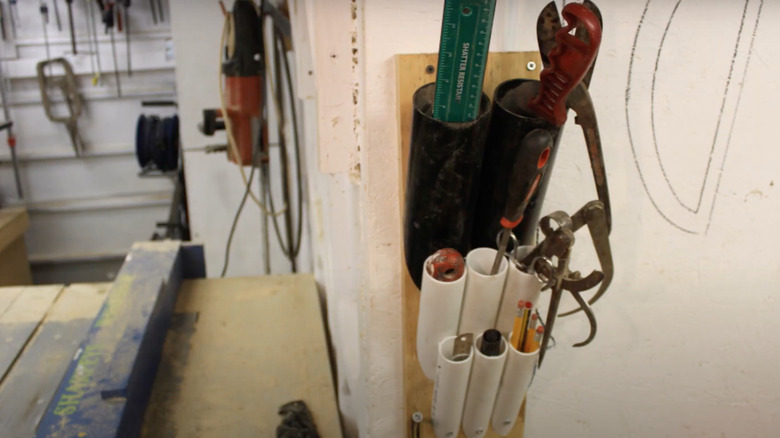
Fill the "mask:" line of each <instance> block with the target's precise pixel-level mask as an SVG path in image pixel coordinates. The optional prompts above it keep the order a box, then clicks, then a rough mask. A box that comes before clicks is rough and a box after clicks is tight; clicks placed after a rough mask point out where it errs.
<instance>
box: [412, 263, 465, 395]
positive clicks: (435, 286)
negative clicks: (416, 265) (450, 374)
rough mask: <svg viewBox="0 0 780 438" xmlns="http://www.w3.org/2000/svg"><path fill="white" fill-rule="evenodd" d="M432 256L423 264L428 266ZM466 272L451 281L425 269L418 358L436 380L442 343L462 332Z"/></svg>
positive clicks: (418, 336) (421, 291) (419, 318)
mask: <svg viewBox="0 0 780 438" xmlns="http://www.w3.org/2000/svg"><path fill="white" fill-rule="evenodd" d="M432 257H434V256H431V257H428V259H427V260H426V261H425V264H423V266H428V263H429V262H430V261H431V258H432ZM466 275H467V274H466V273H464V274H463V275H462V276H461V277H460V278H459V279H457V280H455V281H451V282H444V281H439V280H436V279H435V278H433V277H432V276H431V274H429V273H428V270H427V269H423V278H422V287H421V288H420V313H419V315H418V317H417V360H418V361H419V362H420V368H422V371H423V374H425V377H427V378H429V379H431V380H433V377H434V374H435V373H436V360H437V358H438V355H439V343H440V342H441V341H442V339H444V338H446V337H448V336H455V335H456V334H458V317H459V316H460V308H461V304H462V303H463V289H464V288H465V286H466Z"/></svg>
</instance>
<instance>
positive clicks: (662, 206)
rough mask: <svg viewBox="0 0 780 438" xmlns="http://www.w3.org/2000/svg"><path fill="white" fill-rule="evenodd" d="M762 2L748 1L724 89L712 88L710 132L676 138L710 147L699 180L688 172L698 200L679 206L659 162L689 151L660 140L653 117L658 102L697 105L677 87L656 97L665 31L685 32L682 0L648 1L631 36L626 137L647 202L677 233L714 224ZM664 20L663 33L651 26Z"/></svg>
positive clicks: (678, 65)
mask: <svg viewBox="0 0 780 438" xmlns="http://www.w3.org/2000/svg"><path fill="white" fill-rule="evenodd" d="M763 3H764V2H763V0H758V1H756V0H745V3H744V6H743V8H742V14H741V21H740V24H739V30H738V32H737V34H736V41H735V43H734V46H733V47H734V50H733V53H732V56H731V62H730V65H729V69H728V76H727V77H726V79H725V85H723V82H722V79H720V80H719V81H718V82H719V83H720V84H721V85H717V84H716V83H714V82H712V81H711V82H712V83H711V85H712V87H711V89H712V90H713V91H716V90H717V89H723V95H722V100H721V102H720V110H719V112H718V114H717V118H716V119H715V120H714V122H715V123H714V126H712V127H707V126H696V125H695V124H692V125H694V126H687V127H686V128H685V129H687V130H688V131H689V132H685V133H682V134H681V135H678V136H676V137H675V138H697V139H698V138H703V139H705V141H708V142H709V141H711V143H710V144H709V147H708V158H707V161H706V167H705V168H704V172H703V174H701V175H696V174H695V173H696V170H695V169H690V170H689V173H694V174H692V175H690V178H691V181H692V184H695V185H696V186H695V187H696V188H697V192H698V199H696V200H695V201H693V202H691V200H688V201H687V202H686V201H684V200H683V198H682V197H681V195H680V194H679V190H678V189H679V188H680V186H679V185H677V184H673V181H672V179H671V178H670V176H669V172H668V169H667V167H666V166H664V160H663V159H662V151H666V152H667V154H668V153H669V152H670V151H674V150H675V149H676V148H685V147H686V145H685V144H680V143H682V142H673V143H670V142H663V141H662V140H660V139H659V132H661V131H663V130H664V128H666V130H669V129H671V128H669V127H668V126H663V125H661V124H659V123H658V120H657V117H656V116H657V115H658V114H664V113H663V105H661V104H660V103H659V102H660V101H663V102H669V101H675V100H677V101H678V102H680V101H683V102H684V101H685V100H688V101H693V100H694V99H697V95H695V93H696V91H693V93H691V92H690V91H689V94H688V95H686V87H683V86H678V87H674V88H671V87H669V86H666V87H665V88H663V91H661V89H660V87H659V83H658V81H657V79H658V77H659V64H660V62H661V60H662V59H663V58H662V54H664V53H665V52H666V53H668V52H670V49H673V47H671V48H670V46H669V44H670V43H669V42H668V41H667V37H668V36H670V35H671V33H670V29H672V33H673V32H674V31H673V29H679V28H678V26H681V25H683V24H680V21H682V20H681V19H680V18H679V15H680V14H678V11H679V10H680V5H681V4H682V0H677V1H676V2H669V1H667V2H664V1H658V0H647V2H646V3H645V7H644V11H643V12H642V17H641V18H640V20H639V24H638V25H637V29H636V34H635V36H634V43H633V46H632V48H631V60H630V62H629V68H628V79H627V84H626V95H625V102H626V103H625V109H626V124H627V128H628V138H629V144H630V146H631V152H632V154H633V158H634V163H635V165H636V166H637V170H638V173H639V177H640V180H641V182H642V186H643V188H644V190H645V192H646V193H647V195H648V197H649V199H650V202H651V203H652V205H653V207H654V208H655V210H656V211H657V212H658V213H659V214H660V215H661V217H663V218H664V219H665V220H666V221H667V222H669V223H670V224H671V225H673V226H674V227H675V228H677V229H678V230H680V231H683V232H686V233H691V234H706V233H707V231H708V230H709V227H710V224H711V222H712V215H713V212H714V210H715V201H716V199H717V194H718V190H719V189H720V182H721V176H722V174H723V170H724V167H725V163H726V158H727V155H728V150H729V147H730V145H731V143H732V135H731V134H732V131H733V129H734V123H735V121H736V118H737V113H738V109H739V104H740V100H741V96H742V89H743V86H744V81H745V78H746V76H747V71H748V66H749V64H750V58H751V55H752V52H753V43H754V41H755V38H756V31H757V29H758V23H759V20H760V17H761V10H762V8H763ZM695 6H696V7H700V6H699V5H695ZM676 16H677V22H675V17H676ZM667 17H668V18H667ZM683 18H685V17H683ZM664 20H666V25H665V27H661V26H657V25H655V23H663V21H664ZM673 23H674V24H673ZM683 23H685V21H683ZM712 26H713V27H715V26H716V24H714V23H713V25H712ZM707 31H712V29H707ZM665 44H666V45H665ZM686 44H695V41H690V42H687V41H686ZM653 51H655V56H653V53H652V52H653ZM671 53H672V54H674V53H676V52H674V51H672V52H671ZM667 56H668V55H667ZM701 56H704V59H706V57H707V56H709V54H706V53H705V54H702V55H701ZM711 56H715V55H714V54H713V55H711ZM674 61H675V63H674V68H675V69H685V68H686V67H687V68H693V67H700V66H698V65H696V63H686V62H685V61H686V60H684V59H680V60H674ZM666 62H669V61H668V60H667V61H666ZM720 87H723V88H720ZM709 139H711V140H709ZM667 164H668V163H667Z"/></svg>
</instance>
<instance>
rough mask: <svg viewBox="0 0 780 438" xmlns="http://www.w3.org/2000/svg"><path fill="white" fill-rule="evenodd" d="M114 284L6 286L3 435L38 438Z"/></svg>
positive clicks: (0, 356) (0, 382)
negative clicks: (52, 402) (41, 422)
mask: <svg viewBox="0 0 780 438" xmlns="http://www.w3.org/2000/svg"><path fill="white" fill-rule="evenodd" d="M109 286H110V283H99V284H76V285H71V286H67V287H65V286H61V285H55V286H25V287H10V288H0V333H2V337H1V338H0V350H2V352H1V353H0V361H2V363H3V364H7V366H5V367H4V369H5V370H6V371H7V372H5V373H4V374H3V376H2V377H1V378H0V436H2V437H23V436H34V434H35V427H36V425H37V422H38V420H39V419H40V418H41V416H42V415H43V411H44V410H45V409H46V407H47V406H48V404H49V400H51V398H52V396H53V394H54V392H55V391H56V390H57V386H58V385H59V383H60V380H62V376H63V374H64V373H65V370H66V369H67V367H68V364H69V363H70V360H71V358H72V357H73V354H74V353H75V352H76V350H77V349H78V347H79V344H80V343H81V341H82V340H83V339H84V336H86V334H87V332H88V331H89V327H90V326H91V325H92V322H93V321H94V319H95V315H97V313H98V310H99V309H100V306H101V305H102V304H103V301H104V300H105V298H106V291H107V290H108V288H109ZM6 304H7V305H6ZM0 365H1V364H0Z"/></svg>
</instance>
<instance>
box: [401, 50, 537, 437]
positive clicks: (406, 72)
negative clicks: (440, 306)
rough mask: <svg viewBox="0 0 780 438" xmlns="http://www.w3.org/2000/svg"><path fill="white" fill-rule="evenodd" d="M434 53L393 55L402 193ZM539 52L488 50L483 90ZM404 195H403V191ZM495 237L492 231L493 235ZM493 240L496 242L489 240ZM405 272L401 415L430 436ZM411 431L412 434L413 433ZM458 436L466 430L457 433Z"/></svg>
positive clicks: (428, 391)
mask: <svg viewBox="0 0 780 438" xmlns="http://www.w3.org/2000/svg"><path fill="white" fill-rule="evenodd" d="M437 58H438V55H437V54H435V53H433V54H415V55H398V56H396V72H397V73H396V74H397V79H398V81H397V84H398V89H397V96H398V121H399V129H400V135H399V139H400V141H401V145H400V148H399V150H400V155H399V164H400V168H401V169H402V174H401V178H400V182H401V184H404V186H403V187H402V190H401V193H402V195H403V193H405V191H406V186H405V184H406V182H407V173H408V172H407V164H408V162H409V150H410V140H411V132H412V129H411V127H412V119H413V103H412V97H413V96H414V93H415V92H416V91H417V90H418V89H419V88H420V87H422V86H423V85H425V84H428V83H431V82H433V81H434V80H435V78H436V70H435V66H436V64H437ZM541 65H542V63H541V58H540V56H539V53H538V52H494V53H490V54H489V56H488V59H487V68H486V72H485V80H484V84H483V91H484V92H485V93H486V94H487V95H488V96H492V95H493V92H494V91H495V89H496V86H498V84H500V83H502V82H504V81H507V80H509V79H513V78H529V79H537V78H538V77H539V71H540V69H541ZM402 199H404V198H403V197H402ZM493 238H494V239H495V234H494V236H493ZM492 244H493V245H495V243H494V242H492ZM437 249H439V248H433V249H431V250H430V251H429V252H428V253H427V254H425V255H424V256H425V257H427V256H429V255H430V254H432V253H433V252H434V251H435V250H437ZM424 260H425V258H423V259H422V260H421V261H420V264H421V266H420V268H419V269H420V271H419V273H420V274H422V262H423V261H424ZM402 271H403V272H405V274H404V276H405V280H404V283H403V294H402V303H403V327H404V332H403V353H404V358H403V361H404V362H403V363H404V394H405V407H404V410H405V418H406V419H407V420H408V421H409V424H410V427H409V428H407V433H408V436H409V437H411V436H416V437H420V438H431V437H434V436H435V435H434V430H433V425H432V423H431V416H430V412H431V411H430V409H431V400H432V398H433V382H432V381H430V380H429V379H428V378H427V377H426V376H425V374H424V373H423V371H422V368H421V367H420V364H419V362H418V358H417V345H416V344H417V329H418V328H417V321H418V317H419V310H420V291H419V289H418V287H417V285H416V284H415V282H414V281H412V278H411V277H410V276H409V275H408V274H407V273H406V272H407V268H406V266H403V267H402ZM414 413H418V416H417V418H420V417H421V418H422V420H421V421H420V422H419V423H416V424H417V427H414V428H413V427H411V426H412V415H413V414H414ZM523 422H524V420H523V410H522V409H521V412H520V414H518V417H517V421H516V423H515V425H514V427H513V428H512V431H511V432H510V434H509V435H508V436H510V437H513V438H520V437H522V436H523ZM413 434H414V435H413ZM458 436H465V435H463V434H462V433H460V434H459V435H458ZM484 436H485V437H491V438H492V437H497V436H499V435H497V434H496V432H495V431H494V430H492V428H490V427H488V430H487V431H486V432H485V435H484Z"/></svg>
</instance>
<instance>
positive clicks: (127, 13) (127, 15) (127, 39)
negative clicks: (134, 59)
mask: <svg viewBox="0 0 780 438" xmlns="http://www.w3.org/2000/svg"><path fill="white" fill-rule="evenodd" d="M122 7H123V8H124V11H125V44H126V45H127V75H128V76H132V75H133V67H132V64H131V59H130V58H131V57H130V0H122ZM117 16H118V15H117Z"/></svg>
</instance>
